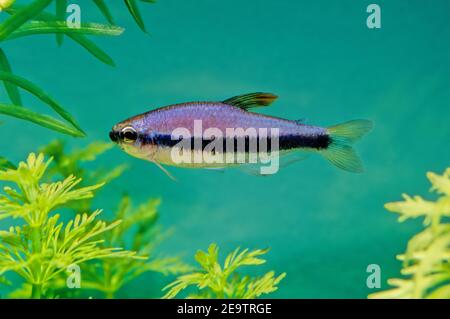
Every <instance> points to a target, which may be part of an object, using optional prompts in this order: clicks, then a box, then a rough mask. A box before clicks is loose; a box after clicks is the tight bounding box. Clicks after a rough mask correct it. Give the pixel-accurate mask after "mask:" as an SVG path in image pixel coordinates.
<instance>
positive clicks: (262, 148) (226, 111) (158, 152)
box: [110, 93, 371, 171]
mask: <svg viewBox="0 0 450 319" xmlns="http://www.w3.org/2000/svg"><path fill="white" fill-rule="evenodd" d="M275 99H276V96H275V95H273V94H269V93H252V94H245V95H241V96H237V97H233V98H231V99H228V100H225V101H223V102H189V103H182V104H176V105H170V106H166V107H162V108H159V109H156V110H153V111H150V112H146V113H144V114H141V115H137V116H134V117H131V118H129V119H127V120H125V121H122V122H120V123H118V124H116V125H115V126H114V127H113V128H112V131H111V133H110V137H111V139H112V140H113V141H114V142H115V143H117V144H118V145H119V146H120V147H121V148H122V149H123V150H124V151H125V152H127V153H129V154H130V155H132V156H135V157H138V158H141V159H145V160H148V161H151V162H154V163H156V164H158V165H159V166H160V165H161V164H165V165H172V166H180V167H189V168H217V167H227V166H234V165H241V164H242V162H239V161H238V160H237V156H235V157H234V160H231V161H228V162H226V163H225V162H224V161H207V160H204V161H195V160H193V158H194V157H195V153H203V155H205V153H208V154H209V155H210V156H216V158H217V156H218V155H220V154H222V155H223V157H225V155H227V153H236V154H238V153H243V154H244V155H245V158H246V159H248V158H249V156H250V154H255V155H261V154H262V153H264V154H265V156H266V157H267V156H268V155H269V156H270V154H273V153H275V151H277V152H278V153H277V155H281V156H283V155H285V154H289V153H292V152H295V151H307V152H319V153H322V155H324V156H325V157H326V158H327V159H329V160H330V161H332V162H333V158H332V156H331V155H333V154H330V150H331V151H333V150H335V148H336V146H338V145H341V146H342V147H340V148H339V150H338V151H339V152H340V153H342V152H343V151H344V153H345V152H346V153H347V157H348V155H350V156H351V157H352V158H351V159H349V160H350V161H353V162H354V163H353V164H352V165H349V163H344V160H345V156H344V158H342V157H343V155H346V154H341V156H340V157H341V158H340V159H336V160H335V161H334V164H335V165H337V166H339V167H341V168H343V169H346V170H349V171H359V170H360V169H361V167H360V166H361V165H360V162H359V160H358V158H357V157H356V155H355V154H354V153H353V152H352V149H351V148H350V147H349V146H348V144H350V143H352V142H353V140H356V139H357V138H358V137H360V136H362V135H363V134H365V133H366V132H367V131H368V130H370V127H371V122H370V121H367V120H356V121H351V122H348V123H347V124H344V126H343V127H342V125H341V126H335V127H331V128H325V127H320V126H312V125H305V124H303V123H301V122H299V121H292V120H287V119H283V118H278V117H273V116H267V115H263V114H259V113H254V112H250V111H249V109H250V108H251V107H259V106H267V105H269V104H271V103H272V102H273V101H274V100H275ZM179 130H182V131H184V132H189V136H188V137H186V135H184V136H183V137H181V136H178V135H177V134H174V132H177V131H179ZM208 130H210V131H211V130H212V131H213V133H211V134H208ZM227 132H232V133H231V134H227ZM238 133H239V134H238ZM274 133H276V134H274ZM220 134H222V136H220V137H221V140H220V142H219V138H218V137H219V135H220ZM127 135H128V136H127ZM182 139H184V141H186V140H187V142H189V143H190V146H188V147H184V149H185V150H186V149H188V150H189V151H190V152H191V153H190V154H189V155H188V157H189V158H190V159H191V160H190V161H185V162H178V161H175V160H174V153H173V151H174V148H177V147H179V146H180V142H181V140H182ZM214 139H216V140H217V141H218V142H217V143H216V145H215V146H216V147H215V148H214V149H210V151H208V144H210V143H211V142H212V141H213V140H214ZM263 140H264V141H265V142H262V141H263ZM240 142H241V144H239V143H240ZM264 143H265V144H264ZM185 145H188V144H185ZM196 145H197V147H195V146H196ZM230 145H231V146H230ZM218 146H221V147H218ZM239 146H241V147H240V148H239ZM275 147H276V149H275ZM349 152H350V153H349ZM218 153H220V154H218ZM208 154H207V155H208ZM327 154H328V156H327ZM335 155H338V154H335ZM230 158H231V157H230ZM355 161H356V162H355Z"/></svg>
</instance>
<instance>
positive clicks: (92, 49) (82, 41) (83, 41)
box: [67, 34, 115, 66]
mask: <svg viewBox="0 0 450 319" xmlns="http://www.w3.org/2000/svg"><path fill="white" fill-rule="evenodd" d="M67 36H68V37H70V38H71V39H72V40H74V41H75V42H77V43H78V44H79V45H81V46H82V47H83V48H85V49H86V50H87V51H88V52H89V53H91V54H92V55H93V56H95V57H96V58H97V59H99V60H100V61H102V62H103V63H105V64H108V65H110V66H115V63H114V60H113V59H112V58H111V57H110V56H109V55H108V54H107V53H106V52H105V51H103V50H102V49H100V48H99V47H98V46H97V45H96V44H95V43H94V42H92V41H91V40H89V39H88V38H86V37H84V36H82V35H80V34H68V35H67Z"/></svg>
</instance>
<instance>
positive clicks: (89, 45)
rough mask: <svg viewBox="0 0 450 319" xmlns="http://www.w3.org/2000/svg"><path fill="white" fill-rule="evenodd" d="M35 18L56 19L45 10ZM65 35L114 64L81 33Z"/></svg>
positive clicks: (112, 64) (10, 9)
mask: <svg viewBox="0 0 450 319" xmlns="http://www.w3.org/2000/svg"><path fill="white" fill-rule="evenodd" d="M17 7H19V6H18V5H15V6H14V8H17ZM6 12H7V13H9V14H14V12H15V9H13V8H8V9H7V10H6ZM36 18H37V19H40V20H44V21H57V19H56V16H54V15H52V14H50V13H47V12H41V13H40V14H39V15H38V16H36ZM65 35H67V36H68V37H69V38H71V39H72V40H73V41H75V42H77V43H78V44H79V45H81V46H82V47H84V48H85V49H86V50H87V51H88V52H89V53H91V54H92V55H93V56H94V57H96V58H97V59H99V60H100V61H102V62H103V63H106V64H108V65H111V66H115V64H114V61H113V59H112V58H111V57H110V56H109V55H108V54H107V53H106V52H104V51H103V50H102V49H100V48H99V47H98V46H97V45H96V44H95V43H94V42H92V41H91V40H89V39H88V38H87V37H85V36H83V35H81V34H74V33H65Z"/></svg>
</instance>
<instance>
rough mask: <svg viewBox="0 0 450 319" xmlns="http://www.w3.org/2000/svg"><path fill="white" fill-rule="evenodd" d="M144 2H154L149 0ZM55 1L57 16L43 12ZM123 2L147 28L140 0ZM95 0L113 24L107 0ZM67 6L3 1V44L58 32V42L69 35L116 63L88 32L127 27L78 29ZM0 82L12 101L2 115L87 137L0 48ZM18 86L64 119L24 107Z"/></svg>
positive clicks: (3, 105) (47, 0) (113, 32)
mask: <svg viewBox="0 0 450 319" xmlns="http://www.w3.org/2000/svg"><path fill="white" fill-rule="evenodd" d="M141 1H142V2H153V1H149V0H147V1H144V0H141ZM52 2H54V3H55V9H56V14H55V15H53V14H51V13H48V12H45V11H44V10H45V9H46V8H47V7H49V6H50V4H52ZM124 2H125V4H126V6H127V8H128V10H129V11H130V13H131V15H132V16H133V18H134V19H135V21H136V22H137V24H138V25H139V27H140V28H141V29H142V30H143V31H145V26H144V22H143V20H142V17H141V15H140V12H139V8H138V5H137V1H136V0H124ZM94 3H95V5H96V6H97V7H99V8H100V10H101V11H102V13H103V14H104V15H105V16H106V17H107V19H108V21H109V22H110V23H112V17H111V14H110V13H109V9H108V7H107V6H106V4H105V2H104V1H101V0H99V1H94ZM66 7H67V1H66V0H55V1H53V0H34V1H33V2H31V3H30V4H28V5H17V4H15V0H1V1H0V13H1V12H3V11H4V12H6V13H7V14H9V15H10V16H9V17H8V18H6V19H5V20H4V21H3V22H2V23H0V43H1V42H5V41H11V40H14V39H16V38H20V37H24V36H30V35H35V34H55V35H56V41H57V43H58V45H59V46H60V45H61V44H62V43H63V38H64V36H67V37H68V38H70V39H72V40H73V41H75V42H76V43H78V44H79V45H80V46H81V47H83V48H84V49H86V50H87V51H88V52H89V53H91V54H92V55H93V56H94V57H96V58H97V59H99V60H100V61H102V62H104V63H106V64H108V65H111V66H114V61H113V60H112V58H111V57H110V56H109V55H108V54H106V53H105V52H104V51H103V50H102V49H100V48H99V47H98V46H97V45H96V44H95V43H94V42H92V41H91V40H89V39H88V38H87V37H86V35H102V36H118V35H120V34H122V32H123V31H124V29H123V28H120V27H117V26H115V25H112V24H111V25H102V24H96V23H81V26H80V27H79V28H74V27H70V26H69V25H67V23H66V21H65V10H66ZM0 82H3V84H4V87H5V91H6V93H7V96H8V98H9V100H10V103H9V102H0V114H3V115H7V116H12V117H15V118H18V119H22V120H26V121H30V122H33V123H35V124H38V125H40V126H43V127H46V128H49V129H52V130H54V131H57V132H60V133H63V134H67V135H71V136H74V137H83V136H85V133H84V131H83V130H82V129H81V127H80V125H79V124H78V123H77V122H76V120H75V119H74V118H73V116H72V115H71V114H70V113H69V112H67V111H66V110H65V109H64V108H63V107H62V106H61V105H60V104H59V103H58V102H57V101H56V100H55V99H54V98H52V97H51V96H50V95H48V94H47V93H46V92H45V91H43V90H42V89H40V88H39V87H38V86H37V85H35V84H33V83H31V82H30V81H28V80H26V79H24V78H22V77H20V76H17V75H15V74H14V73H13V71H12V68H11V65H10V63H9V60H8V58H7V55H6V54H5V52H4V51H3V49H1V48H0ZM19 88H20V89H23V90H25V91H27V92H29V93H31V94H32V95H34V96H36V97H37V98H38V99H40V100H41V101H42V102H44V103H45V104H47V105H48V106H50V107H51V108H52V109H53V110H54V111H55V112H56V113H57V114H58V115H59V116H60V117H61V119H62V120H60V119H56V118H54V117H53V116H49V115H44V114H40V113H36V112H33V111H32V110H30V109H29V108H27V107H23V104H22V98H21V95H20V91H19Z"/></svg>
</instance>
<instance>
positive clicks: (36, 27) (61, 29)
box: [8, 21, 124, 40]
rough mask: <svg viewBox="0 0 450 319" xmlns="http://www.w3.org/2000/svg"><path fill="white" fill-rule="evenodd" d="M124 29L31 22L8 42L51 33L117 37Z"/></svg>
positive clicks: (93, 24) (107, 26)
mask: <svg viewBox="0 0 450 319" xmlns="http://www.w3.org/2000/svg"><path fill="white" fill-rule="evenodd" d="M123 31H124V29H123V28H120V27H117V26H112V25H104V24H98V23H82V24H81V27H80V28H74V27H69V26H68V25H67V23H66V22H60V21H31V22H30V23H28V24H26V25H24V26H22V27H20V28H19V29H17V30H16V31H14V32H13V33H12V34H11V35H10V36H9V37H8V40H12V39H16V38H20V37H24V36H28V35H34V34H49V33H68V34H88V35H106V36H116V35H120V34H122V33H123Z"/></svg>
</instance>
